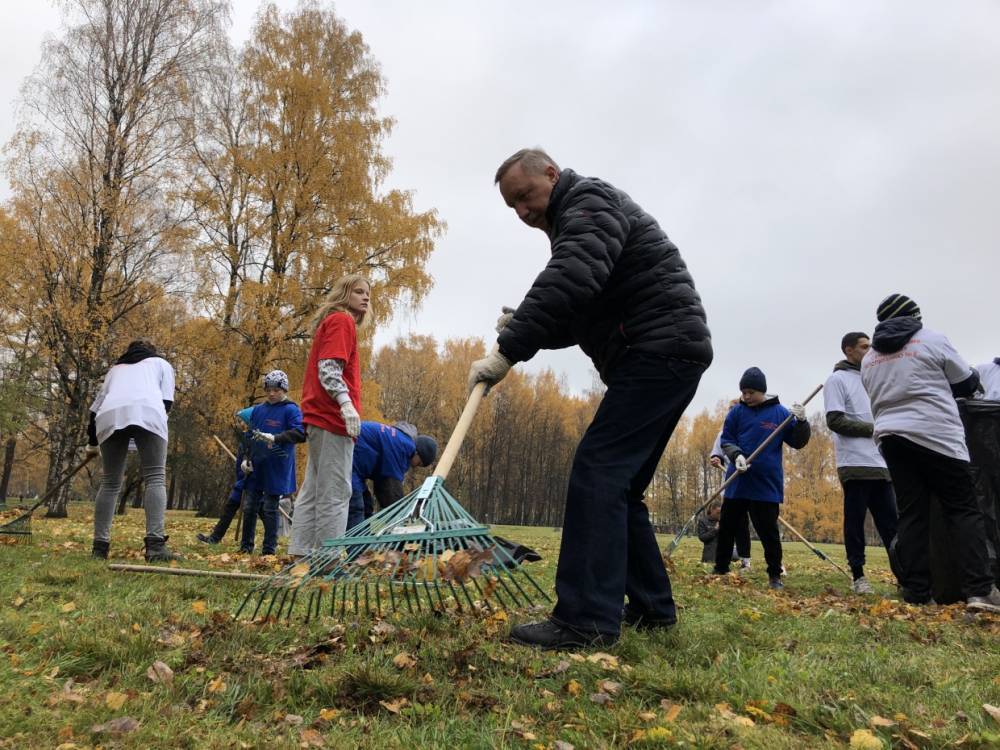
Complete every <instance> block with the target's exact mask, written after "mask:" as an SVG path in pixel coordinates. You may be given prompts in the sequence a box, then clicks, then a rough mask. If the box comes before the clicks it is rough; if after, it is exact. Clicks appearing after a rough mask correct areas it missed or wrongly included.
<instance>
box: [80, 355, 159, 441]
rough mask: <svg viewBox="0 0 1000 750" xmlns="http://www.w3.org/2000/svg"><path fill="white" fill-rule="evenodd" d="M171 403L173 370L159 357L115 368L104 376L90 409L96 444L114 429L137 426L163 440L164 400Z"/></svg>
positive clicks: (106, 437)
mask: <svg viewBox="0 0 1000 750" xmlns="http://www.w3.org/2000/svg"><path fill="white" fill-rule="evenodd" d="M173 400H174V368H173V367H171V366H170V363H169V362H167V360H165V359H161V358H160V357H147V358H146V359H144V360H142V361H141V362H136V363H135V364H132V365H115V366H114V367H112V368H111V369H110V370H108V374H107V375H105V376H104V382H103V383H102V384H101V390H100V391H98V392H97V398H95V399H94V403H93V404H91V407H90V410H91V411H92V412H94V414H96V415H97V419H96V424H97V442H98V443H103V442H104V441H105V440H107V439H108V438H109V437H111V434H112V433H113V432H115V431H116V430H121V429H124V428H125V427H128V426H130V425H138V426H139V427H142V428H143V429H145V430H149V431H150V432H152V433H155V434H156V435H159V436H160V437H161V438H163V439H164V440H166V439H167V410H166V409H165V408H164V407H163V402H164V401H173Z"/></svg>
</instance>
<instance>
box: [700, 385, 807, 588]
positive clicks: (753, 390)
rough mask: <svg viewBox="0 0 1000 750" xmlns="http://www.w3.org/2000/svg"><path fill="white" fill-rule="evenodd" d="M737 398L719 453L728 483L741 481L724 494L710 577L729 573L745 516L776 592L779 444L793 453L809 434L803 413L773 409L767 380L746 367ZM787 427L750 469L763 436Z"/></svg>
mask: <svg viewBox="0 0 1000 750" xmlns="http://www.w3.org/2000/svg"><path fill="white" fill-rule="evenodd" d="M740 394H741V398H740V401H739V403H738V404H736V405H734V406H733V407H732V408H731V409H730V410H729V413H728V414H727V415H726V421H725V423H724V424H723V427H722V439H721V443H722V450H723V452H724V453H725V454H726V457H727V458H729V469H728V471H727V472H726V478H727V479H728V478H729V477H730V476H731V475H732V474H733V473H734V472H736V473H738V474H739V475H740V476H739V477H737V478H736V479H735V480H733V482H732V484H730V485H729V486H728V487H727V488H726V492H725V500H724V502H723V503H722V517H721V518H720V519H719V536H718V546H717V548H716V556H715V569H714V570H713V571H712V572H713V573H716V574H720V575H725V574H726V573H728V572H729V558H730V553H731V551H732V549H733V539H734V537H735V535H736V531H737V529H738V528H739V527H740V525H741V524H743V525H745V524H746V516H747V515H749V516H750V521H751V522H752V523H753V527H754V529H756V531H757V537H758V538H759V539H760V541H761V544H762V545H763V546H764V559H765V560H766V561H767V577H768V580H769V585H770V587H771V588H772V589H781V588H784V586H783V585H782V583H781V534H780V532H779V531H778V513H779V511H780V509H781V503H782V502H784V499H785V472H784V468H783V466H782V463H781V459H782V448H781V445H782V443H787V444H788V445H789V446H791V447H792V448H795V449H799V448H803V447H805V445H806V443H808V442H809V437H810V435H811V431H810V429H809V422H808V420H806V410H805V407H803V406H802V405H801V404H794V405H793V406H792V408H791V410H789V409H786V408H785V407H784V406H782V405H781V404H780V403H778V397H777V396H768V395H767V379H766V378H765V377H764V373H763V372H761V371H760V370H759V369H758V368H756V367H751V368H750V369H749V370H747V371H746V372H745V373H743V377H742V378H740ZM789 413H791V414H792V415H793V416H794V419H793V420H792V421H791V422H789V423H788V424H787V425H786V426H785V428H784V430H783V431H782V434H781V435H780V439H776V440H774V441H772V442H771V443H769V444H768V446H767V447H766V448H765V449H764V450H763V451H762V452H761V454H760V455H759V456H757V457H756V458H755V459H754V462H753V464H748V463H747V459H746V457H747V456H749V455H750V454H751V453H753V452H754V451H755V450H756V449H757V447H758V446H759V445H760V444H761V443H763V442H764V440H765V439H766V438H767V436H768V435H770V434H771V433H772V432H774V430H775V429H777V427H778V426H779V425H780V424H781V423H782V422H784V421H785V419H786V418H787V417H788V415H789Z"/></svg>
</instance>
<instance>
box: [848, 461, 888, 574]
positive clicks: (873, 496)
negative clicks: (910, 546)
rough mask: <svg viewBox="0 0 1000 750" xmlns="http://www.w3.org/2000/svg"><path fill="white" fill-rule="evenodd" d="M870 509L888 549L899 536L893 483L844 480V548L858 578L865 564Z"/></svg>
mask: <svg viewBox="0 0 1000 750" xmlns="http://www.w3.org/2000/svg"><path fill="white" fill-rule="evenodd" d="M869 511H871V514H872V520H873V521H874V522H875V528H876V529H877V530H878V535H879V537H881V539H882V544H884V545H885V548H886V549H887V550H888V549H889V545H890V544H892V540H893V539H894V538H895V536H896V495H895V494H894V493H893V491H892V482H889V481H887V480H885V479H849V480H847V481H846V482H844V548H845V549H846V550H847V564H848V565H850V566H851V573H853V574H854V577H855V578H857V577H858V576H859V575H861V572H862V570H863V569H864V567H865V517H866V516H867V514H868V512H869Z"/></svg>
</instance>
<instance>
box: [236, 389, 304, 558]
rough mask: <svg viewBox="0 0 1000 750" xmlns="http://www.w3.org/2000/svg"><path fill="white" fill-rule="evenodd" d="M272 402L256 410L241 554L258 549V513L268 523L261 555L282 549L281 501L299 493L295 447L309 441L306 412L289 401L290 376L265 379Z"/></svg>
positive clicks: (251, 418)
mask: <svg viewBox="0 0 1000 750" xmlns="http://www.w3.org/2000/svg"><path fill="white" fill-rule="evenodd" d="M264 393H265V395H266V399H265V400H264V401H263V402H261V403H259V404H257V405H256V406H254V407H253V409H252V411H251V412H250V414H249V415H248V416H249V419H247V417H246V416H244V414H245V413H246V411H247V410H246V409H244V411H243V412H241V413H240V416H241V417H242V418H243V419H244V420H245V421H246V422H247V424H248V425H249V427H250V430H251V431H252V434H253V440H251V441H250V442H249V446H248V452H249V453H250V466H246V465H245V468H244V471H245V470H246V469H247V468H249V469H250V471H249V472H248V476H247V478H246V480H245V482H244V492H245V493H246V501H245V504H244V506H243V535H242V538H241V539H240V552H246V553H248V554H249V553H251V552H253V548H254V535H255V534H256V530H257V529H256V527H257V515H258V513H259V514H260V516H261V518H262V519H263V520H264V543H263V547H262V550H261V552H262V553H263V554H265V555H273V554H274V553H275V551H276V550H277V547H278V501H279V500H280V499H281V496H282V495H288V494H291V493H293V492H295V444H296V443H303V442H305V439H306V434H305V431H304V430H303V429H302V411H301V410H300V409H299V407H298V404H296V403H295V402H294V401H289V400H288V396H287V394H288V376H287V375H286V374H285V373H284V372H282V371H281V370H272V371H271V372H269V373H268V374H267V375H265V376H264Z"/></svg>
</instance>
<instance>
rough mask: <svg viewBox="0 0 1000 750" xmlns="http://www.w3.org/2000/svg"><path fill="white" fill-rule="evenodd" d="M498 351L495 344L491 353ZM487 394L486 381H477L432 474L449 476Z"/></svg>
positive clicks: (443, 477) (445, 477)
mask: <svg viewBox="0 0 1000 750" xmlns="http://www.w3.org/2000/svg"><path fill="white" fill-rule="evenodd" d="M496 351H497V346H496V345H494V346H493V349H492V350H491V351H490V354H494V353H496ZM485 395H486V383H485V382H484V381H480V382H478V383H476V385H475V387H474V388H473V389H472V392H471V393H470V394H469V399H468V400H467V401H466V402H465V408H464V409H462V416H460V417H459V418H458V423H457V424H456V425H455V429H454V430H452V431H451V437H449V438H448V443H447V445H445V447H444V451H442V453H441V458H439V459H438V462H437V466H436V467H434V473H433V474H432V475H431V476H435V477H440V478H441V479H447V478H448V472H449V471H451V466H452V464H453V463H455V458H456V457H457V456H458V451H459V450H460V449H461V448H462V443H463V442H464V441H465V436H466V435H467V434H468V432H469V428H470V427H472V420H473V418H474V417H475V416H476V412H477V411H478V410H479V405H480V404H481V403H482V402H483V397H484V396H485Z"/></svg>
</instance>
